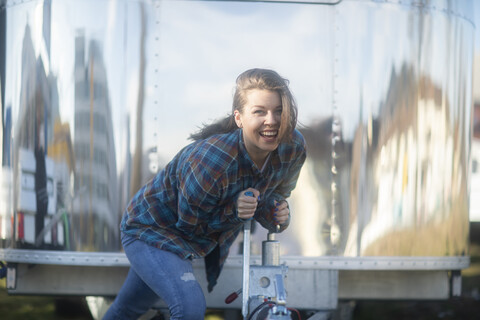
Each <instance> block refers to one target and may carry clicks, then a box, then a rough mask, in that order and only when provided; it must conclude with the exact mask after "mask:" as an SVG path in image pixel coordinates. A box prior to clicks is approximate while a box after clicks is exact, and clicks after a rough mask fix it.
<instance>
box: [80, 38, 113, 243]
mask: <svg viewBox="0 0 480 320" xmlns="http://www.w3.org/2000/svg"><path fill="white" fill-rule="evenodd" d="M111 112H112V109H111V105H110V99H109V91H108V87H107V77H106V70H105V65H104V61H103V57H102V52H101V47H100V44H99V43H98V42H97V41H95V40H90V41H87V39H86V38H85V37H84V36H83V35H81V34H80V35H78V36H77V38H76V39H75V130H74V137H75V138H74V146H75V150H74V153H75V164H76V170H75V180H74V187H73V189H74V195H75V196H74V198H73V200H72V219H73V224H74V225H75V226H76V231H77V233H76V234H75V237H77V238H78V239H75V243H78V244H83V245H84V247H83V248H79V249H83V250H85V249H87V250H88V249H95V250H108V249H110V248H114V247H115V245H116V244H118V230H117V229H118V228H117V226H118V223H119V220H118V217H117V216H116V214H117V212H118V202H119V199H118V193H117V192H116V190H115V186H117V175H116V171H117V168H116V160H115V144H114V139H113V124H112V113H111Z"/></svg>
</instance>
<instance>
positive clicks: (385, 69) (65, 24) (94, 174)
mask: <svg viewBox="0 0 480 320" xmlns="http://www.w3.org/2000/svg"><path fill="white" fill-rule="evenodd" d="M472 12H473V4H472V1H453V0H452V1H448V0H443V1H442V0H437V1H415V0H410V1H408V0H407V1H367V0H344V1H339V2H334V1H331V2H328V1H323V2H320V1H299V2H296V1H237V2H235V1H134V0H131V1H127V0H125V1H106V0H84V1H76V0H62V1H59V0H44V1H9V0H7V1H5V0H3V1H0V50H1V52H0V75H1V77H0V81H1V82H0V87H1V89H2V91H1V92H2V96H1V101H0V105H1V108H2V127H1V130H0V134H1V135H2V139H0V141H2V142H1V143H2V144H1V146H0V155H1V159H2V171H1V174H2V175H1V176H0V182H1V185H2V207H1V210H2V211H1V219H2V220H1V228H0V230H1V232H2V233H1V239H2V244H3V248H4V249H15V248H17V249H24V248H25V249H27V248H28V249H34V250H37V252H38V250H44V249H54V250H60V251H70V252H71V251H75V252H120V251H121V247H120V241H119V232H118V225H119V222H120V219H121V215H122V211H123V209H124V207H125V205H126V203H127V201H128V200H129V198H130V197H131V196H132V194H133V193H134V192H135V191H136V190H137V189H138V188H139V187H140V186H141V185H142V183H144V182H145V181H146V180H147V179H149V178H150V177H151V176H152V175H154V174H155V173H156V172H158V171H159V170H160V169H161V168H162V167H163V166H164V165H165V164H166V163H167V162H168V161H169V159H171V158H172V157H173V156H174V155H175V154H176V152H178V151H179V150H180V149H181V148H182V147H183V146H184V145H185V144H187V143H189V140H188V136H189V134H190V133H192V132H194V131H196V130H197V128H198V127H199V126H201V125H202V123H205V122H210V121H212V120H214V119H216V118H220V117H223V116H224V115H226V114H227V113H228V112H229V110H230V108H231V107H230V106H231V100H232V90H233V87H234V80H235V78H236V76H237V75H238V74H239V73H241V72H242V71H244V70H246V69H248V68H252V67H265V68H272V69H275V70H277V71H278V72H279V73H280V74H282V75H283V76H285V77H287V78H288V79H289V80H290V83H291V89H292V91H293V92H294V94H295V97H296V99H297V102H298V105H299V122H300V124H299V127H300V129H301V131H302V132H303V134H304V136H305V138H306V140H307V144H308V159H307V162H306V164H305V166H304V168H303V170H302V173H301V176H300V179H299V181H298V185H297V188H296V190H295V191H294V193H293V195H292V197H291V200H290V208H291V210H292V215H293V218H292V223H291V226H290V227H289V229H288V230H287V231H286V232H284V233H283V234H281V235H280V236H279V237H278V239H279V240H280V241H281V243H282V254H283V255H284V256H286V257H289V258H288V259H287V260H288V261H290V262H291V263H297V262H298V263H302V261H307V262H308V263H307V265H308V267H307V268H316V267H317V266H319V265H323V266H324V268H325V269H353V270H357V269H364V268H375V267H374V266H377V263H379V264H381V265H382V266H381V267H380V268H383V269H384V270H385V269H394V270H397V269H402V270H403V269H405V268H407V269H413V270H415V269H417V268H418V269H421V270H426V269H437V270H438V269H447V270H452V269H461V268H463V267H465V265H466V264H465V261H467V265H468V258H467V260H464V259H463V260H462V257H465V256H468V236H469V235H468V230H469V218H468V194H469V163H470V143H471V104H472V103H471V102H472V65H473V45H474V44H473V34H474V25H473V22H472V21H473V18H472V14H473V13H472ZM2 26H5V27H4V28H3V27H2ZM36 150H42V151H43V153H42V152H40V153H39V152H36ZM25 154H26V155H29V154H30V158H31V157H32V155H35V168H37V169H36V172H27V171H28V170H26V169H25V168H26V167H27V166H26V163H25V161H26V160H24V159H26V158H27V157H26V156H22V155H25ZM39 154H40V155H39ZM42 161H45V163H46V165H45V167H46V168H47V167H48V168H49V167H51V168H53V171H51V172H50V173H49V171H48V170H47V169H44V172H43V175H44V176H46V180H47V183H46V186H47V192H50V191H51V193H49V195H55V196H54V197H53V196H49V197H48V200H49V202H50V204H49V205H50V207H49V208H53V209H51V210H50V209H48V210H46V209H44V210H43V211H44V212H43V213H41V214H42V215H43V216H44V217H46V218H45V219H46V220H45V221H44V226H43V228H40V229H39V227H38V225H33V226H32V225H29V224H28V223H31V222H32V220H33V221H36V220H35V219H37V220H38V218H37V216H38V214H39V212H35V210H33V212H29V213H28V212H27V211H28V210H27V209H25V208H26V204H25V203H32V201H33V202H36V201H37V198H39V191H38V189H39V188H38V186H37V187H35V184H34V181H36V180H39V179H38V178H37V177H38V176H39V174H40V175H41V174H42V172H41V170H40V172H38V171H39V170H38V167H42V166H40V165H39V163H41V162H42ZM34 171H35V170H34ZM28 174H30V175H28ZM32 177H33V178H32ZM32 179H33V180H32ZM48 181H50V183H49V182H48ZM49 188H50V189H49ZM6 190H13V192H7V191H6ZM22 197H23V198H22ZM52 197H53V198H52ZM3 199H5V200H3ZM52 201H53V202H54V205H51V202H52ZM40 206H41V205H37V208H38V207H40ZM49 210H50V211H49ZM24 211H25V212H24ZM37 211H39V210H37ZM51 211H54V213H51ZM19 212H20V213H21V215H19ZM28 214H30V216H28ZM26 217H29V219H30V220H29V221H26V220H25V219H26ZM27 222H28V223H27ZM22 228H23V229H22ZM30 233H33V234H30ZM60 233H61V235H60ZM253 236H254V243H253V248H252V253H253V254H254V255H255V254H259V253H260V248H261V241H262V240H264V239H265V238H266V234H265V231H263V230H261V227H259V226H257V228H255V230H254V235H253ZM28 239H30V240H28ZM31 239H33V241H32V240H31ZM27 240H28V241H27ZM238 253H239V246H238V245H235V246H234V247H233V248H232V250H231V257H232V258H235V256H237V257H238ZM33 256H34V255H32V256H31V257H33ZM325 257H332V259H331V260H329V259H327V260H325ZM339 257H345V258H346V259H347V260H338V258H339ZM371 257H374V258H373V260H372V259H371ZM389 257H393V258H394V259H391V260H389V259H388V258H389ZM412 257H413V258H414V259H413V260H411V258H412ZM357 258H358V259H357ZM361 258H366V259H363V260H362V259H361ZM403 258H405V259H403ZM302 259H304V260H302ZM17 260H18V261H24V258H20V259H17ZM40 260H42V259H40ZM47 260H48V259H47ZM59 261H60V260H59ZM77 261H78V260H77ZM295 261H296V262H295ZM442 261H443V262H442ZM445 261H446V264H445ZM364 262H365V263H366V264H368V266H366V265H362V264H363V263H364ZM404 262H405V264H404ZM437 263H438V265H437ZM442 263H443V265H442ZM407 265H408V267H407ZM386 277H388V275H386ZM419 278H421V276H420V277H419ZM359 288H361V287H359ZM234 289H236V288H234ZM361 291H362V290H361V289H359V290H358V294H359V295H361V294H362V293H361ZM345 292H346V291H345ZM341 294H342V283H340V295H341Z"/></svg>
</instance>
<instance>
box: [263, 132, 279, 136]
mask: <svg viewBox="0 0 480 320" xmlns="http://www.w3.org/2000/svg"><path fill="white" fill-rule="evenodd" d="M276 135H277V132H276V131H265V132H262V136H266V137H274V136H276Z"/></svg>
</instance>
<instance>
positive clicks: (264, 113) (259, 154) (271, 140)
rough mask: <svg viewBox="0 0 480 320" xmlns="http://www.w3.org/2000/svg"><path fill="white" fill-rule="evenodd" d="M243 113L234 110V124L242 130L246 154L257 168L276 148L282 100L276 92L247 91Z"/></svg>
mask: <svg viewBox="0 0 480 320" xmlns="http://www.w3.org/2000/svg"><path fill="white" fill-rule="evenodd" d="M246 101H247V102H246V104H245V106H244V107H243V111H242V112H240V111H238V110H235V112H234V115H235V122H236V123H237V125H238V127H240V128H242V131H243V140H244V143H245V147H246V148H247V152H248V154H249V155H250V157H251V158H252V160H253V161H254V162H255V164H256V165H257V166H259V167H261V166H263V163H264V161H265V159H266V157H267V156H268V154H269V153H270V152H271V151H273V150H275V149H276V148H277V147H278V144H279V139H278V129H279V128H280V121H281V116H282V100H281V98H280V94H279V93H278V92H276V91H269V90H260V89H252V90H249V91H247V94H246Z"/></svg>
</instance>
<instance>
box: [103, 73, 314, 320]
mask: <svg viewBox="0 0 480 320" xmlns="http://www.w3.org/2000/svg"><path fill="white" fill-rule="evenodd" d="M296 122H297V107H296V104H295V101H294V99H293V96H292V94H291V92H290V90H289V88H288V81H287V80H285V79H283V78H282V77H280V76H279V75H278V74H277V73H276V72H275V71H272V70H266V69H252V70H247V71H245V72H244V73H242V74H241V75H240V76H239V77H238V78H237V85H236V90H235V94H234V99H233V108H232V114H231V115H230V116H228V117H227V118H225V119H223V120H221V121H219V122H216V123H214V124H211V125H209V126H206V127H204V128H203V129H202V130H201V131H200V132H198V133H196V134H193V135H192V139H193V140H195V141H194V142H193V143H192V144H190V145H188V146H186V147H185V148H183V149H182V150H181V151H180V152H179V153H178V154H177V155H176V156H175V157H174V158H173V160H172V161H171V162H170V163H169V164H168V165H167V166H166V167H165V169H163V170H162V171H161V172H159V173H158V174H157V175H156V176H155V177H154V178H153V179H152V180H151V181H149V182H148V183H147V184H146V185H145V186H144V187H142V188H141V189H140V190H139V191H138V193H137V194H136V195H135V196H134V198H133V199H132V200H131V202H130V204H129V205H128V206H127V209H126V212H125V216H124V218H123V220H122V223H121V231H122V244H123V247H124V249H125V253H126V255H127V257H128V259H129V261H130V264H131V268H130V271H129V273H128V276H127V279H126V280H125V283H124V284H123V286H122V288H121V290H120V292H119V293H118V296H117V297H116V299H115V301H114V303H113V305H112V306H111V308H110V309H109V310H108V312H107V314H106V315H105V318H104V319H136V318H138V317H139V316H140V315H142V314H143V313H145V312H146V311H147V310H148V309H149V308H150V307H151V306H152V305H153V304H155V303H156V302H157V300H158V299H162V300H163V301H164V302H165V303H166V304H167V305H168V307H169V310H170V315H171V319H188V320H196V319H204V315H205V309H206V306H205V296H204V294H203V292H202V289H201V287H200V285H199V283H198V282H197V280H196V279H195V277H194V275H193V269H192V259H197V258H205V264H206V272H207V280H208V290H209V291H211V290H212V289H213V287H214V286H215V284H216V281H217V278H218V276H219V274H220V271H221V269H222V266H223V264H224V262H225V259H226V258H227V255H228V250H229V248H230V246H231V244H232V243H233V241H234V240H235V238H236V237H237V235H238V233H239V232H240V230H241V229H242V226H243V224H244V222H245V221H246V220H248V219H251V218H254V219H256V220H257V221H258V222H259V223H260V224H261V225H262V226H263V227H265V228H267V229H269V230H271V231H275V230H276V228H277V225H279V226H280V231H283V230H285V228H287V226H288V224H289V222H290V211H289V208H288V204H287V201H286V200H285V199H286V198H287V197H288V196H289V195H290V193H291V191H292V190H293V189H294V188H295V185H296V182H297V178H298V175H299V173H300V169H301V167H302V165H303V163H304V161H305V157H306V149H305V142H304V139H303V137H302V135H301V134H300V133H299V132H298V131H297V130H296V129H295V126H296ZM252 194H253V196H252Z"/></svg>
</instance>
